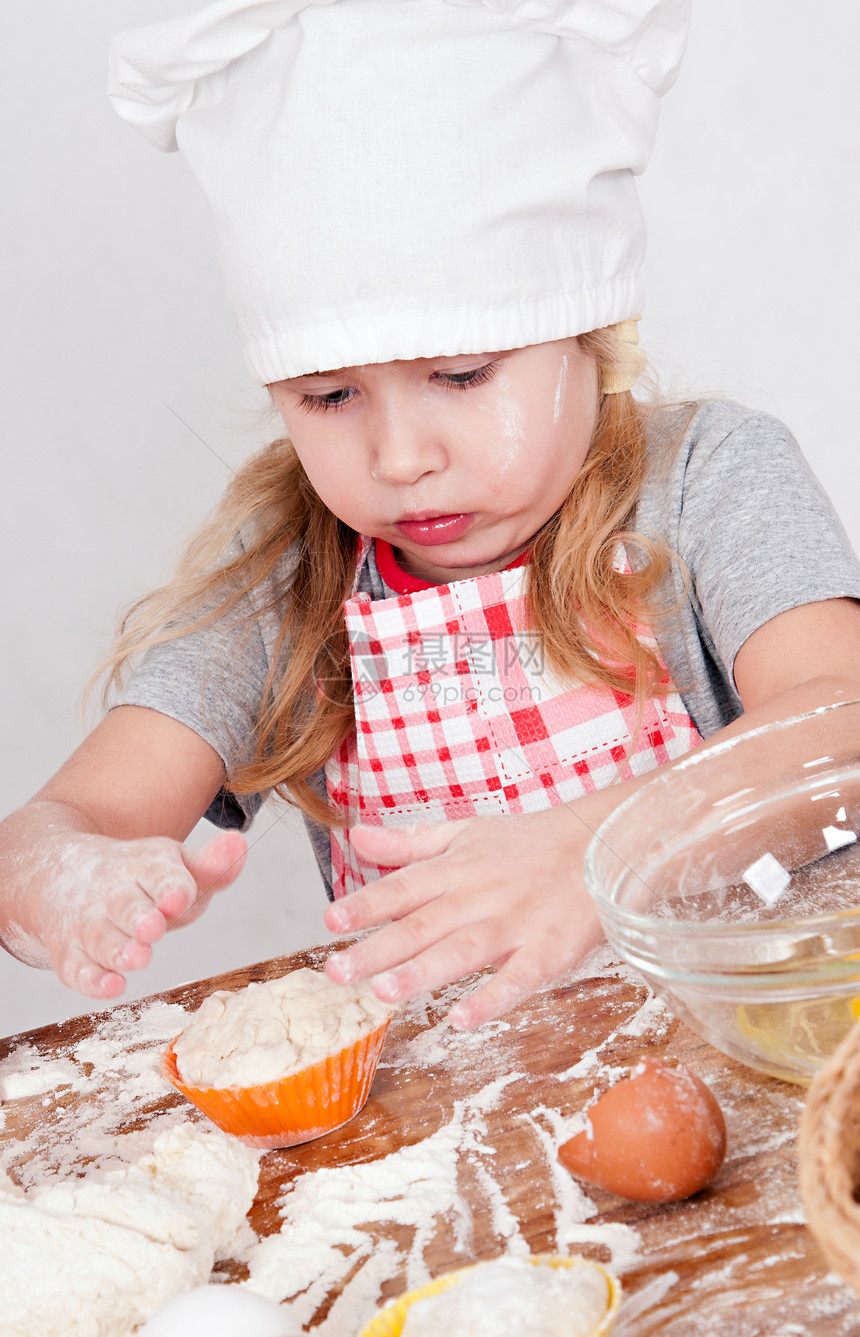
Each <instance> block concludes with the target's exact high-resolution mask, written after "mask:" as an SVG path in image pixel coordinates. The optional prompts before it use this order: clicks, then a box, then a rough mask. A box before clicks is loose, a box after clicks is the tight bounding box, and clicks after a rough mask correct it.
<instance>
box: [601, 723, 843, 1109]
mask: <svg viewBox="0 0 860 1337" xmlns="http://www.w3.org/2000/svg"><path fill="white" fill-rule="evenodd" d="M858 834H860V702H857V701H849V702H843V703H839V704H837V705H833V706H827V707H824V708H822V709H821V710H816V711H812V712H810V713H809V714H807V715H799V716H796V717H795V718H793V719H789V720H785V721H782V722H780V723H778V724H769V725H765V726H763V727H762V728H759V729H755V730H752V731H750V732H749V733H747V734H743V735H741V736H740V737H738V738H736V739H733V740H731V741H729V742H724V743H719V744H716V745H715V746H713V747H704V748H702V749H697V750H696V751H695V752H693V753H691V754H690V756H689V757H688V758H686V759H685V760H684V761H683V762H681V763H680V764H678V765H676V766H674V767H673V768H672V769H671V770H666V771H664V772H662V773H660V774H658V775H657V776H655V778H654V779H653V780H651V781H650V782H649V783H648V784H647V785H646V786H644V788H642V789H641V790H639V791H638V793H636V794H634V795H632V797H631V798H629V799H627V800H626V802H624V803H623V804H621V806H620V807H619V808H617V809H616V810H615V812H614V813H613V814H612V815H611V817H609V818H608V819H607V820H606V821H605V822H604V823H603V825H602V826H601V827H600V828H599V830H598V831H597V833H596V834H595V836H594V838H593V839H592V841H591V844H590V845H589V848H588V851H587V854H586V859H585V877H586V883H587V885H588V889H589V891H590V893H591V895H592V897H593V899H594V902H595V904H596V906H597V910H598V913H599V915H600V919H601V922H602V924H603V928H604V931H605V933H606V936H607V938H608V940H609V942H610V943H612V945H613V946H614V947H615V948H616V950H617V951H618V952H619V953H620V955H621V956H622V957H623V959H624V960H625V961H627V962H628V963H629V964H630V965H631V966H633V967H635V969H636V970H638V971H640V972H641V974H642V975H644V976H645V978H646V979H647V980H648V982H649V983H650V984H651V986H652V987H653V989H654V990H655V992H656V993H657V994H659V995H660V997H661V998H663V999H664V1000H665V1001H666V1003H667V1004H668V1005H669V1007H670V1008H671V1009H672V1011H673V1012H675V1013H676V1014H677V1016H679V1017H680V1018H681V1019H682V1020H683V1021H684V1022H686V1023H687V1025H688V1026H689V1027H690V1028H691V1029H692V1030H694V1031H695V1032H696V1033H697V1034H698V1035H701V1036H702V1037H703V1038H704V1039H705V1040H708V1041H709V1042H710V1043H711V1044H713V1045H715V1046H716V1047H717V1048H718V1049H721V1050H722V1051H723V1052H724V1053H726V1054H730V1055H731V1056H732V1057H733V1058H736V1059H739V1060H740V1061H741V1062H742V1063H746V1064H748V1065H749V1066H750V1067H753V1068H757V1069H759V1071H761V1072H766V1073H769V1074H770V1075H771V1076H774V1077H781V1078H783V1079H784V1080H786V1081H792V1082H801V1083H807V1082H809V1081H811V1080H812V1078H813V1077H814V1075H815V1073H816V1071H817V1070H818V1068H820V1067H821V1065H822V1064H823V1063H824V1062H825V1060H826V1059H827V1058H828V1056H829V1055H830V1054H831V1053H832V1052H833V1050H834V1049H835V1047H836V1045H837V1044H838V1043H839V1041H840V1040H841V1039H842V1037H843V1036H844V1035H845V1033H846V1031H848V1030H849V1029H850V1027H851V1026H852V1025H853V1023H854V1021H855V1020H856V1019H857V1018H858V1017H860V842H858V839H857V837H858Z"/></svg>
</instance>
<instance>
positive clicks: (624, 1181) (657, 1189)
mask: <svg viewBox="0 0 860 1337" xmlns="http://www.w3.org/2000/svg"><path fill="white" fill-rule="evenodd" d="M725 1154H726V1125H725V1120H724V1119H723V1112H722V1110H721V1109H720V1107H719V1105H718V1104H717V1102H716V1099H715V1098H714V1096H713V1094H712V1093H711V1091H710V1090H709V1089H708V1087H707V1086H705V1083H704V1082H702V1081H700V1080H699V1078H698V1077H694V1076H693V1074H692V1073H691V1072H687V1071H686V1069H684V1068H670V1067H668V1066H667V1065H666V1064H663V1063H657V1062H656V1061H655V1060H654V1059H643V1060H642V1062H641V1063H639V1064H638V1065H637V1066H636V1067H635V1068H634V1070H633V1072H632V1073H631V1075H630V1076H629V1077H627V1078H625V1079H624V1080H623V1081H620V1082H618V1083H617V1085H615V1086H611V1087H610V1088H609V1090H608V1091H607V1092H606V1093H605V1095H603V1096H601V1097H600V1099H599V1100H598V1101H597V1103H596V1104H594V1105H592V1107H591V1109H590V1110H589V1111H588V1117H587V1119H586V1124H585V1129H584V1131H583V1132H581V1133H577V1135H576V1137H572V1138H571V1139H570V1141H569V1142H565V1143H564V1144H563V1146H561V1147H559V1151H558V1155H559V1159H560V1160H561V1162H562V1164H563V1165H564V1166H566V1167H567V1169H568V1170H570V1172H571V1174H573V1175H576V1177H577V1179H584V1180H585V1182H586V1183H587V1184H594V1185H596V1187H598V1188H603V1189H606V1190H607V1191H608V1192H609V1193H617V1194H618V1196H619V1197H621V1198H632V1199H633V1200H634V1201H636V1202H674V1201H676V1200H677V1199H678V1198H689V1197H690V1196H691V1194H693V1193H698V1192H699V1190H700V1189H703V1188H704V1187H705V1185H706V1184H709V1183H710V1182H711V1180H712V1179H713V1178H714V1175H715V1174H716V1173H717V1171H718V1170H719V1168H720V1166H721V1165H722V1163H723V1157H724V1156H725Z"/></svg>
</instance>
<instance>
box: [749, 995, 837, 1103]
mask: <svg viewBox="0 0 860 1337" xmlns="http://www.w3.org/2000/svg"><path fill="white" fill-rule="evenodd" d="M858 1017H860V997H853V998H815V999H804V1000H802V1001H801V1002H793V1003H755V1004H746V1005H739V1006H738V1007H737V1008H736V1010H735V1023H736V1025H737V1032H738V1034H737V1038H735V1037H731V1038H730V1037H729V1036H728V1035H726V1036H725V1040H726V1049H727V1050H728V1052H730V1053H733V1054H735V1055H736V1056H737V1057H738V1058H740V1059H741V1061H742V1062H745V1063H749V1064H750V1065H751V1066H753V1067H755V1068H758V1069H759V1070H760V1071H762V1072H766V1073H768V1074H769V1075H770V1076H771V1077H779V1078H781V1079H782V1080H783V1081H788V1082H797V1083H799V1084H800V1085H801V1086H808V1085H809V1083H810V1082H811V1081H812V1079H813V1077H814V1076H815V1074H816V1072H817V1071H818V1069H819V1068H820V1067H822V1065H823V1064H824V1063H826V1061H827V1059H828V1058H829V1057H830V1055H831V1054H832V1053H833V1051H834V1049H836V1047H837V1046H838V1045H839V1044H840V1042H841V1041H842V1040H843V1039H844V1037H845V1036H846V1035H847V1034H848V1032H849V1031H850V1030H851V1028H852V1026H853V1025H854V1023H855V1022H856V1021H857V1019H858Z"/></svg>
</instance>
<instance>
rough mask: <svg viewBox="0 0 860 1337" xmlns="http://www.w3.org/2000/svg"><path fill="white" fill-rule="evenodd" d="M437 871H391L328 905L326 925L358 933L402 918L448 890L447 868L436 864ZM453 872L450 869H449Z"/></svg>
mask: <svg viewBox="0 0 860 1337" xmlns="http://www.w3.org/2000/svg"><path fill="white" fill-rule="evenodd" d="M433 868H434V871H433V872H427V873H426V875H425V870H423V869H422V870H420V872H419V870H418V869H416V868H410V869H409V871H408V875H406V874H405V873H401V872H400V871H398V872H396V873H389V874H388V876H387V877H383V878H380V880H379V881H378V882H373V883H371V885H370V886H369V887H363V888H362V889H361V891H356V892H354V893H353V894H352V895H351V896H344V897H342V899H341V900H339V901H335V902H334V904H333V905H329V906H328V908H327V909H326V912H325V915H324V919H325V924H326V927H327V928H329V929H331V931H332V933H356V932H358V930H359V929H363V928H375V927H376V926H377V925H378V924H387V923H388V921H389V919H402V918H403V916H404V915H408V914H411V913H412V911H414V910H417V909H418V908H419V907H420V906H422V905H425V904H426V903H427V902H428V901H434V900H438V898H439V897H440V896H443V895H444V894H445V891H446V889H447V887H448V882H447V878H446V875H445V873H444V871H443V869H442V868H441V867H440V868H439V869H438V870H437V869H436V868H435V865H434V866H433ZM449 873H450V870H449Z"/></svg>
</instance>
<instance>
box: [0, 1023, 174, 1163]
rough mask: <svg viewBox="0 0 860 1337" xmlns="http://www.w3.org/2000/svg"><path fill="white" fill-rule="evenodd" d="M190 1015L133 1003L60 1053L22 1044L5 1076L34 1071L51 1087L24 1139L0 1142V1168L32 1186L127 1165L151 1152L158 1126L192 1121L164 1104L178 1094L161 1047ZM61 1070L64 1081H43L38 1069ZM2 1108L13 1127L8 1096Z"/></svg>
mask: <svg viewBox="0 0 860 1337" xmlns="http://www.w3.org/2000/svg"><path fill="white" fill-rule="evenodd" d="M187 1020H188V1016H187V1013H186V1012H185V1010H184V1008H182V1007H179V1006H178V1005H177V1004H175V1003H173V1004H168V1003H162V1002H155V1003H148V1004H145V1005H143V1006H140V1005H129V1006H127V1007H121V1008H117V1009H116V1010H115V1011H114V1012H113V1013H111V1014H110V1015H109V1016H108V1017H107V1018H106V1019H105V1020H103V1021H101V1022H100V1023H99V1024H98V1026H97V1027H96V1029H95V1030H94V1031H93V1033H92V1034H91V1035H89V1036H87V1037H86V1038H85V1039H83V1040H81V1041H79V1042H78V1043H77V1044H72V1045H70V1046H69V1049H68V1052H67V1054H66V1056H64V1057H63V1058H61V1059H56V1058H50V1059H49V1058H45V1057H42V1056H40V1055H38V1053H37V1052H36V1050H35V1049H33V1048H32V1047H31V1046H29V1045H28V1046H19V1047H18V1049H16V1050H15V1051H13V1053H12V1054H10V1055H9V1056H8V1058H5V1059H4V1060H3V1061H2V1063H0V1076H6V1075H7V1074H8V1076H9V1077H10V1078H14V1077H16V1076H18V1075H24V1076H25V1077H26V1074H27V1073H30V1074H31V1078H30V1080H31V1081H32V1082H33V1083H34V1084H35V1085H36V1086H39V1085H41V1089H42V1091H45V1090H47V1091H48V1095H47V1096H46V1098H45V1099H43V1101H42V1102H40V1104H41V1105H42V1106H44V1108H45V1109H46V1110H47V1113H45V1114H42V1115H40V1117H39V1120H38V1122H37V1124H36V1126H35V1127H33V1128H32V1129H31V1130H30V1131H29V1133H28V1136H27V1138H26V1141H24V1142H22V1141H18V1140H15V1138H14V1137H9V1138H7V1139H4V1141H3V1142H2V1143H0V1171H7V1172H12V1173H13V1178H14V1179H15V1180H17V1181H18V1182H19V1183H20V1184H21V1185H22V1186H23V1187H24V1188H25V1189H29V1188H31V1187H34V1186H36V1185H39V1184H44V1183H46V1182H48V1181H49V1180H50V1179H52V1178H53V1177H54V1176H59V1177H65V1176H68V1175H73V1174H75V1173H82V1172H83V1171H84V1170H85V1169H86V1170H89V1169H90V1168H92V1169H96V1170H106V1169H110V1168H115V1167H119V1166H122V1165H126V1164H128V1163H129V1162H130V1161H133V1160H135V1159H136V1158H137V1157H139V1156H141V1155H143V1154H145V1153H146V1152H148V1151H151V1149H152V1146H153V1143H154V1141H155V1138H156V1137H157V1136H158V1134H159V1133H161V1132H163V1131H165V1130H166V1129H168V1128H170V1127H172V1126H174V1125H176V1124H180V1123H184V1122H186V1121H187V1117H188V1116H187V1113H186V1110H184V1109H171V1110H168V1111H164V1110H163V1109H162V1108H161V1107H160V1106H161V1102H162V1101H163V1100H164V1097H165V1096H166V1095H173V1094H175V1093H174V1092H173V1088H172V1087H171V1086H170V1084H169V1083H168V1082H167V1080H166V1079H165V1078H164V1077H162V1075H161V1051H162V1049H163V1047H164V1045H165V1044H167V1042H168V1041H170V1040H172V1039H174V1038H175V1036H176V1035H177V1034H178V1032H179V1031H181V1030H182V1027H183V1026H184V1025H185V1023H186V1022H187ZM22 1053H23V1058H22ZM60 1072H62V1073H63V1074H64V1075H63V1082H62V1084H59V1085H58V1086H56V1087H54V1086H53V1085H52V1086H50V1087H49V1088H46V1087H45V1085H44V1083H43V1082H42V1079H41V1077H40V1074H42V1073H44V1074H45V1079H46V1080H47V1078H49V1077H50V1079H51V1082H52V1083H53V1079H54V1077H56V1076H58V1075H59V1073H60ZM106 1092H109V1093H110V1094H109V1098H106V1095H105V1093H106ZM18 1098H20V1097H16V1098H15V1099H18ZM46 1100H47V1101H48V1102H49V1103H48V1104H46ZM4 1108H5V1112H6V1114H7V1116H8V1117H7V1127H8V1126H9V1124H8V1119H9V1118H12V1117H13V1115H12V1112H13V1111H14V1109H15V1105H14V1103H13V1099H12V1098H11V1097H7V1103H6V1105H5V1107H4ZM12 1127H13V1128H14V1123H13V1125H12ZM129 1129H132V1130H133V1131H127V1130H129Z"/></svg>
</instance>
